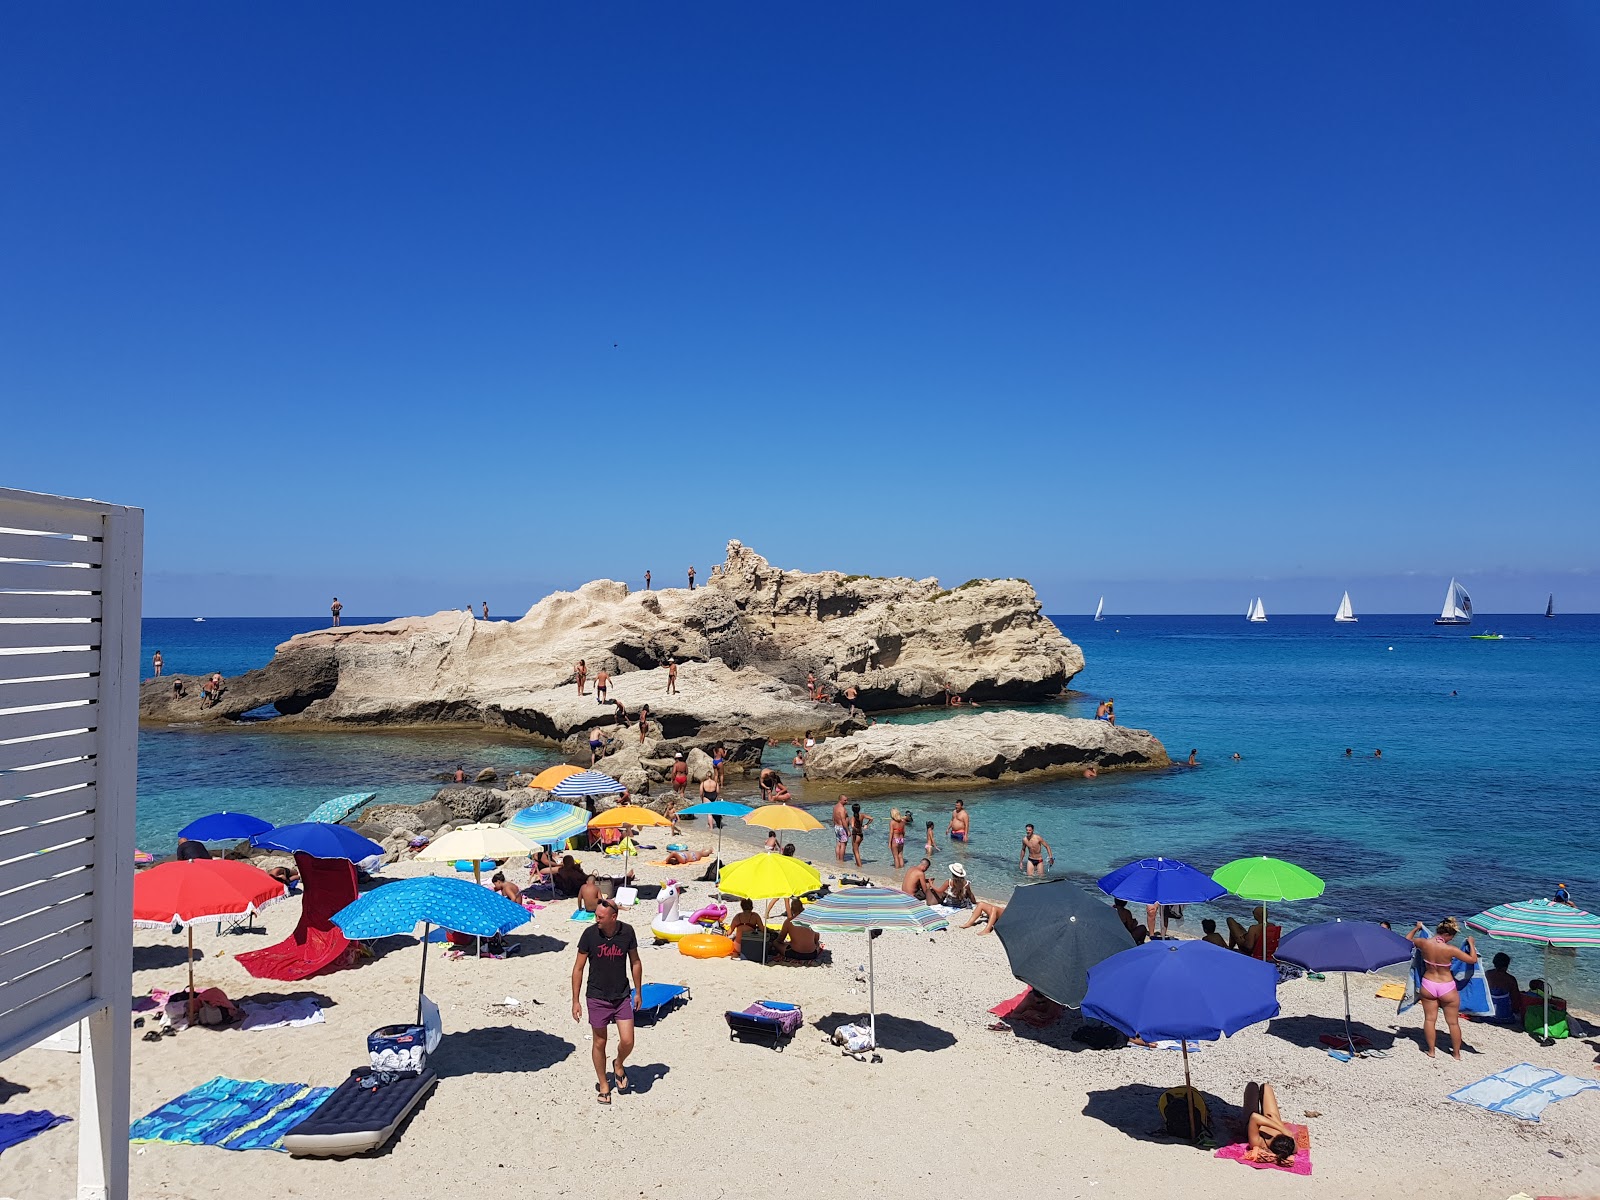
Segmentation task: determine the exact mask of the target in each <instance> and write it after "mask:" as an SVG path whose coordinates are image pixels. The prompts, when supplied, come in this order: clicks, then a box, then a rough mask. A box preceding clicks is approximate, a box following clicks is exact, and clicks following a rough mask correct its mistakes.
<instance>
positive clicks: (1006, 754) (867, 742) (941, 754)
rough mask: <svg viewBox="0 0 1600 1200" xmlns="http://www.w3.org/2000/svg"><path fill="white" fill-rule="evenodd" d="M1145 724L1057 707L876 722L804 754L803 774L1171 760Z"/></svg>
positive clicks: (1112, 765) (943, 777) (1031, 768)
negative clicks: (1062, 712) (1128, 725)
mask: <svg viewBox="0 0 1600 1200" xmlns="http://www.w3.org/2000/svg"><path fill="white" fill-rule="evenodd" d="M1169 765H1170V761H1169V760H1168V758H1167V751H1166V748H1165V747H1163V746H1162V744H1161V743H1160V742H1159V741H1157V740H1156V738H1155V737H1154V736H1152V735H1151V734H1150V733H1149V732H1148V731H1146V730H1143V729H1124V728H1123V727H1121V726H1119V725H1112V724H1111V723H1110V722H1108V721H1086V720H1082V719H1080V718H1078V717H1063V716H1059V715H1057V714H1055V713H1029V712H1015V711H1008V712H991V713H971V714H964V715H961V716H954V717H950V718H948V719H946V720H942V721H930V722H928V723H926V724H920V725H887V724H884V725H874V726H873V727H872V728H871V729H868V730H865V731H864V732H861V733H856V734H852V735H850V736H848V737H830V738H828V739H827V740H826V741H824V742H820V743H818V744H817V746H816V747H815V748H814V749H813V750H811V751H810V752H809V753H808V754H807V756H806V768H805V774H806V778H807V779H884V780H910V781H913V782H916V783H969V784H970V783H971V782H972V781H973V780H974V779H1002V778H1015V777H1018V776H1033V775H1040V774H1045V773H1051V772H1054V773H1065V772H1068V771H1081V770H1082V769H1083V768H1084V767H1090V766H1092V767H1095V768H1097V769H1098V770H1102V771H1106V770H1113V769H1117V768H1123V767H1165V766H1169Z"/></svg>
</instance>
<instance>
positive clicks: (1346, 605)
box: [1333, 592, 1356, 624]
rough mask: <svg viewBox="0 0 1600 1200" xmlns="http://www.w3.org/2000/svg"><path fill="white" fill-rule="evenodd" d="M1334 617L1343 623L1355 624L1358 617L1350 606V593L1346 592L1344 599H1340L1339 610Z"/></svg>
mask: <svg viewBox="0 0 1600 1200" xmlns="http://www.w3.org/2000/svg"><path fill="white" fill-rule="evenodd" d="M1333 619H1334V620H1335V621H1338V622H1340V623H1341V624H1353V623H1354V622H1355V619H1356V614H1355V610H1354V609H1352V608H1351V607H1350V593H1349V592H1346V593H1345V594H1344V599H1343V600H1340V601H1339V611H1338V612H1336V613H1334V614H1333Z"/></svg>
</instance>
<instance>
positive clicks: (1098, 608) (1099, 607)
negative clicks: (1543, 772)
mask: <svg viewBox="0 0 1600 1200" xmlns="http://www.w3.org/2000/svg"><path fill="white" fill-rule="evenodd" d="M1105 610H1106V598H1105V597H1104V596H1101V597H1100V603H1099V604H1096V605H1095V606H1094V619H1095V620H1096V621H1104V620H1105V617H1103V616H1101V614H1102V613H1103V612H1105ZM1545 615H1546V616H1548V615H1549V614H1548V613H1546V614H1545Z"/></svg>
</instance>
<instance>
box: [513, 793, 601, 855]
mask: <svg viewBox="0 0 1600 1200" xmlns="http://www.w3.org/2000/svg"><path fill="white" fill-rule="evenodd" d="M588 827H589V814H588V813H586V812H585V811H584V810H583V809H581V808H575V807H573V806H572V805H570V804H562V803H561V802H560V801H559V800H546V801H544V802H542V803H540V804H531V805H529V806H528V807H527V808H524V809H520V810H518V811H517V812H515V813H513V814H512V816H511V819H510V820H509V821H507V822H506V828H507V829H514V830H516V831H517V832H518V833H520V834H521V835H522V836H523V837H525V838H527V839H528V840H529V841H530V842H537V843H538V844H539V845H541V846H562V845H565V844H566V841H567V839H568V838H570V837H575V836H576V835H578V834H580V833H582V832H583V831H584V830H585V829H587V828H588Z"/></svg>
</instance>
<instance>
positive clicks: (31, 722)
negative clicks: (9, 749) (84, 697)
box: [0, 704, 100, 762]
mask: <svg viewBox="0 0 1600 1200" xmlns="http://www.w3.org/2000/svg"><path fill="white" fill-rule="evenodd" d="M99 724H100V707H99V705H96V704H67V705H64V706H62V707H61V708H36V709H33V710H31V711H29V712H8V713H0V741H4V742H14V741H16V740H17V739H18V738H33V737H43V736H44V735H45V734H47V733H71V732H72V731H73V730H75V729H94V728H97V727H98V726H99ZM49 759H50V756H49V755H46V756H45V761H46V762H48V761H49ZM35 761H37V760H35Z"/></svg>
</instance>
